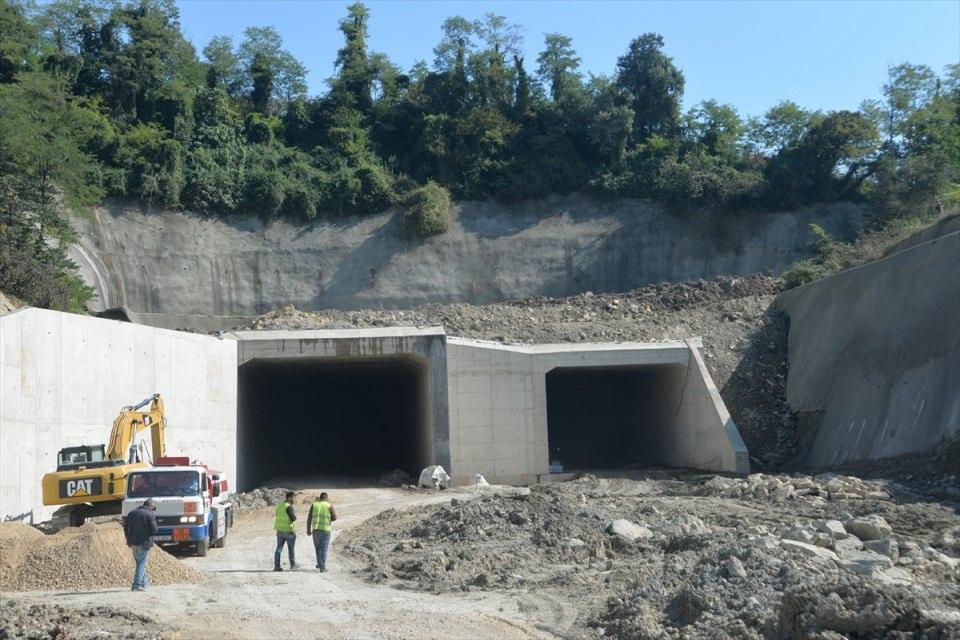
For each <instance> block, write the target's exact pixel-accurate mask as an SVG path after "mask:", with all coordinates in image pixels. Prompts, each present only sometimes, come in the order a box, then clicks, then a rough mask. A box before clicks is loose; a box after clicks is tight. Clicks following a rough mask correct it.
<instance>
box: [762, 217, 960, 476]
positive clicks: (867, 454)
mask: <svg viewBox="0 0 960 640" xmlns="http://www.w3.org/2000/svg"><path fill="white" fill-rule="evenodd" d="M776 306H777V307H778V308H779V309H781V310H783V311H786V313H787V314H788V315H789V316H790V336H789V360H790V374H789V377H788V379H787V401H788V402H789V404H790V407H791V409H793V410H794V411H798V412H802V413H809V414H811V417H812V418H814V419H812V420H811V422H813V423H814V424H815V425H816V424H817V423H819V426H817V427H815V432H814V433H813V434H811V438H810V440H811V443H812V444H811V446H810V450H809V453H807V456H806V462H807V463H808V464H809V465H811V466H814V467H828V466H830V465H832V464H836V463H840V462H844V461H847V460H866V459H877V458H883V457H887V456H893V455H897V454H902V453H909V452H915V451H923V450H925V449H928V448H930V447H931V446H933V445H935V444H937V443H939V442H941V441H943V440H946V439H949V438H954V437H957V436H958V435H960V233H957V232H954V233H951V234H948V235H945V236H943V237H941V238H938V239H935V240H931V241H929V242H925V243H922V244H919V245H916V246H912V247H910V248H908V249H906V250H904V251H901V252H899V253H895V254H893V255H891V256H889V257H887V258H884V259H883V260H879V261H877V262H873V263H870V264H867V265H864V266H862V267H858V268H855V269H850V270H848V271H844V272H842V273H838V274H836V275H833V276H830V277H828V278H824V279H822V280H819V281H817V282H814V283H811V284H809V285H806V286H804V287H800V288H797V289H793V290H790V291H787V292H785V293H783V294H782V295H780V296H779V297H778V298H777V301H776ZM817 416H819V417H820V419H819V420H816V417H817Z"/></svg>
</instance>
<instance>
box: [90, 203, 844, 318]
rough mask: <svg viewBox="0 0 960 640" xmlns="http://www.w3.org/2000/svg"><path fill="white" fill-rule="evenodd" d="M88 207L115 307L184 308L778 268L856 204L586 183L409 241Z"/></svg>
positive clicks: (404, 296) (358, 305)
mask: <svg viewBox="0 0 960 640" xmlns="http://www.w3.org/2000/svg"><path fill="white" fill-rule="evenodd" d="M95 213H96V221H95V222H89V221H85V220H78V222H77V225H78V231H79V235H80V238H79V242H78V244H77V245H76V246H75V247H74V248H73V249H72V257H73V259H74V261H75V262H76V263H77V264H78V265H79V266H80V269H81V272H82V273H83V275H84V279H85V280H86V281H87V282H88V283H89V284H90V285H91V286H93V287H94V288H95V289H96V290H97V292H98V296H99V300H98V304H99V305H100V306H101V307H113V306H126V307H128V308H129V309H131V310H132V311H135V312H145V313H158V314H182V315H203V316H223V315H255V314H257V313H263V312H264V311H267V310H269V309H273V308H277V307H280V306H283V305H286V304H293V305H295V306H297V307H299V308H303V309H326V308H331V309H365V308H409V307H413V306H417V305H421V304H426V303H450V302H469V303H472V304H486V303H490V302H497V301H500V300H507V299H517V298H525V297H531V296H542V295H548V296H566V295H572V294H577V293H582V292H585V291H594V292H609V291H626V290H629V289H632V288H635V287H638V286H642V285H644V284H648V283H651V282H664V281H666V282H678V281H683V280H695V279H698V278H709V277H713V276H715V275H719V274H739V275H746V274H752V273H773V274H778V273H779V272H780V271H782V270H783V269H784V268H786V267H787V266H788V265H790V264H791V263H793V262H795V261H796V260H799V259H802V258H806V257H808V256H809V255H810V241H811V240H812V235H811V233H810V231H809V224H810V223H811V222H816V223H817V224H819V225H821V226H823V227H825V228H826V229H827V230H828V231H830V232H831V233H832V234H834V235H835V236H838V237H850V236H851V235H852V234H853V233H854V232H855V231H856V229H858V228H859V226H860V224H861V219H862V217H863V211H862V210H861V209H860V208H858V207H856V206H854V205H851V204H835V205H825V206H822V207H814V208H810V209H805V210H801V211H796V212H790V213H776V214H771V213H763V214H750V213H743V214H736V215H731V216H729V217H727V218H723V219H722V222H717V221H716V220H708V219H706V218H704V217H701V216H694V215H691V216H683V217H681V216H677V215H672V214H669V213H667V212H665V211H664V209H663V208H662V207H660V206H658V205H656V204H651V203H647V202H643V201H638V200H628V199H612V200H598V199H596V198H591V197H587V196H582V195H570V196H562V197H560V196H557V197H551V198H547V199H544V200H539V201H531V202H525V203H520V204H512V205H501V204H494V203H481V202H465V203H461V204H460V205H459V206H458V207H457V211H456V212H455V214H454V220H453V224H452V228H451V230H450V231H449V232H447V233H445V234H443V235H440V236H435V237H433V238H430V239H427V240H417V239H413V238H410V237H409V236H408V235H407V233H406V232H405V231H404V229H403V227H402V226H401V224H400V220H399V216H398V215H397V214H396V212H387V213H383V214H379V215H370V216H359V217H350V218H341V219H334V220H324V221H320V222H317V223H316V224H313V225H310V226H294V225H291V224H288V223H286V222H283V221H278V222H274V223H273V224H271V225H269V226H266V227H265V226H264V225H263V224H262V223H261V222H260V221H259V220H258V219H256V218H236V217H233V218H226V219H213V218H204V217H201V216H196V215H192V214H187V213H172V212H148V211H145V210H144V209H143V208H142V207H140V206H134V205H130V206H125V205H119V204H112V205H107V206H105V207H100V208H98V209H96V212H95Z"/></svg>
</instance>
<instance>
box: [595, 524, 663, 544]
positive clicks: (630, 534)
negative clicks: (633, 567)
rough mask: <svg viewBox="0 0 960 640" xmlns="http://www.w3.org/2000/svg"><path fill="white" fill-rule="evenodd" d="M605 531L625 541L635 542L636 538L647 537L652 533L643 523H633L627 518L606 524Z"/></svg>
mask: <svg viewBox="0 0 960 640" xmlns="http://www.w3.org/2000/svg"><path fill="white" fill-rule="evenodd" d="M606 531H607V533H609V534H610V535H612V536H616V537H618V538H620V539H622V540H625V541H627V542H636V541H637V540H642V539H644V538H649V537H650V536H652V535H653V532H652V531H650V529H647V528H646V527H644V526H643V525H639V524H635V523H633V522H630V521H629V520H623V519H620V520H614V521H613V522H611V523H610V524H608V525H607V529H606Z"/></svg>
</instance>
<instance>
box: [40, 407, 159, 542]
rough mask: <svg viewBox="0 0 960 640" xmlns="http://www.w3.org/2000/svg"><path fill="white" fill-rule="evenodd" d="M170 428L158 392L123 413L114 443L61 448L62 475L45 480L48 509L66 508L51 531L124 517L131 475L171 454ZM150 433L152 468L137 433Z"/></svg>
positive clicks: (58, 472) (58, 513) (57, 514)
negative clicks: (103, 518)
mask: <svg viewBox="0 0 960 640" xmlns="http://www.w3.org/2000/svg"><path fill="white" fill-rule="evenodd" d="M147 405H150V406H149V407H148V408H147V409H145V410H144V407H146V406H147ZM166 427H167V419H166V418H165V417H164V414H163V398H161V397H160V394H159V393H155V394H153V395H152V396H151V397H149V398H147V399H146V400H144V401H143V402H141V403H139V404H137V405H134V406H127V407H123V408H122V409H121V410H120V415H118V416H117V418H116V420H114V421H113V430H112V431H111V432H110V442H109V444H107V445H102V444H99V445H81V446H76V447H66V448H64V449H61V450H60V452H59V453H58V454H57V470H56V471H55V472H53V473H48V474H45V475H44V476H43V504H45V505H61V508H59V509H57V510H56V511H55V512H54V514H53V521H52V523H51V524H52V526H53V527H54V528H59V527H62V526H67V525H70V526H74V527H79V526H80V525H82V524H83V523H84V522H85V521H86V519H87V518H90V517H94V516H105V515H118V514H120V511H121V507H122V505H123V499H124V497H125V494H126V490H127V475H128V474H129V473H131V472H133V471H137V470H139V469H144V468H149V467H151V466H153V464H154V463H155V462H156V461H157V460H158V459H160V458H162V457H164V456H165V455H166V442H165V433H164V432H165V430H166ZM145 429H150V439H151V445H152V448H151V453H152V458H149V463H148V462H145V461H144V459H147V456H146V455H145V452H144V451H143V450H142V448H141V447H140V446H138V445H137V443H136V436H137V434H138V433H139V432H141V431H143V430H145Z"/></svg>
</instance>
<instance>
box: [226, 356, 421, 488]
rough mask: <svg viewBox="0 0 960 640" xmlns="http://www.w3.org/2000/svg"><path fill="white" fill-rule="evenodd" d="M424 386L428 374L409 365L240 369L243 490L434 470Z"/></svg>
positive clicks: (342, 361) (337, 362)
mask: <svg viewBox="0 0 960 640" xmlns="http://www.w3.org/2000/svg"><path fill="white" fill-rule="evenodd" d="M427 386H428V382H427V364H426V362H424V361H423V360H422V359H420V358H418V357H416V356H413V355H405V356H382V357H353V358H305V359H283V358H277V359H270V358H267V359H255V360H251V361H250V362H247V363H245V364H243V365H242V366H241V367H240V369H239V374H238V406H237V414H238V434H237V435H238V443H237V444H238V447H237V450H238V456H237V457H238V470H239V474H238V475H239V476H240V478H241V483H240V484H241V488H242V489H246V488H250V487H255V486H259V485H261V484H263V483H264V482H267V481H269V480H270V479H271V478H276V477H280V476H345V477H347V476H350V477H372V476H376V475H378V474H380V473H383V472H388V471H391V470H393V469H402V470H403V471H406V472H408V473H410V474H412V475H416V474H417V473H418V472H419V470H420V469H421V468H423V467H424V466H426V465H428V464H430V462H431V460H432V445H433V434H432V429H431V422H430V417H429V411H428V404H429V398H428V397H427V393H428V392H427Z"/></svg>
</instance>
